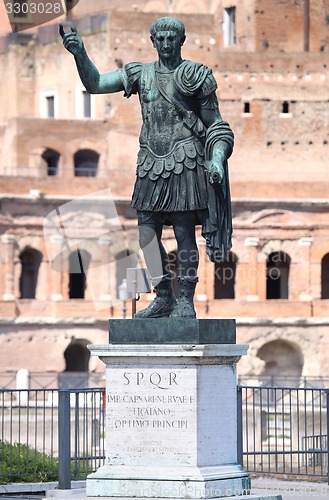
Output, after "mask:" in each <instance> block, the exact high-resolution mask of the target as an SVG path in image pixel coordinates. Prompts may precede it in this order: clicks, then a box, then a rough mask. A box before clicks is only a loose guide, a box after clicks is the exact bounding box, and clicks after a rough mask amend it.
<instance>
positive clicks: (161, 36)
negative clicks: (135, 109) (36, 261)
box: [60, 17, 234, 318]
mask: <svg viewBox="0 0 329 500" xmlns="http://www.w3.org/2000/svg"><path fill="white" fill-rule="evenodd" d="M150 33H151V41H152V43H153V46H154V48H155V49H156V51H157V54H158V59H157V61H156V62H154V63H147V64H143V63H139V62H132V63H129V64H127V65H126V66H124V68H120V69H119V70H117V71H113V72H110V73H106V74H102V75H101V74H100V73H99V71H98V70H97V68H96V67H95V65H94V64H93V63H92V62H91V60H90V59H89V57H88V55H87V53H86V50H85V48H84V44H83V41H82V39H81V37H80V36H79V34H78V33H77V30H76V29H75V27H74V26H72V27H71V31H70V32H68V33H65V32H64V29H63V26H60V34H61V36H62V38H63V43H64V46H65V48H66V49H67V50H68V51H69V52H71V53H72V54H73V55H74V57H75V62H76V65H77V69H78V72H79V75H80V78H81V81H82V83H83V84H84V86H85V87H86V89H87V90H88V91H89V92H90V93H92V94H103V93H112V92H121V91H123V92H124V95H125V97H130V96H131V95H133V94H138V95H139V99H140V103H141V111H142V119H143V124H142V129H141V133H140V137H139V143H140V149H139V153H138V158H137V173H136V181H135V187H134V192H133V196H132V207H133V208H135V209H136V210H137V216H138V226H139V234H140V243H141V247H142V249H143V251H144V256H145V260H146V264H147V267H148V270H149V272H150V275H151V277H152V281H153V284H154V286H155V292H156V297H155V299H154V301H153V302H152V303H151V304H150V305H149V306H148V307H147V308H146V309H145V310H143V311H139V312H138V313H137V314H136V316H137V317H138V318H161V317H170V318H177V317H189V318H195V310H194V305H193V297H194V291H195V286H196V283H197V281H198V278H197V269H198V249H197V244H196V238H195V226H196V225H198V224H200V225H201V226H202V235H203V236H204V238H205V239H206V245H207V254H208V256H209V258H210V259H211V260H212V261H219V262H220V261H223V260H225V258H226V256H227V252H228V251H229V249H230V247H231V234H232V215H231V204H230V190H229V180H228V169H227V159H228V158H229V156H230V155H231V154H232V149H233V142H234V136H233V132H232V130H231V128H230V126H229V124H228V123H227V122H225V121H224V120H223V119H222V117H221V114H220V111H219V107H218V101H217V97H216V88H217V84H216V81H215V78H214V76H213V74H212V71H211V69H209V68H208V67H206V66H204V65H203V64H201V63H195V62H191V61H189V60H184V59H182V56H181V48H182V45H183V44H184V41H185V27H184V25H183V23H182V22H181V21H179V20H178V19H175V18H172V17H163V18H160V19H157V20H156V21H154V22H153V23H152V25H151V28H150ZM165 224H167V225H168V224H169V225H172V226H173V229H174V233H175V237H176V240H177V265H178V271H179V276H178V283H179V297H178V301H177V300H176V298H175V296H174V293H173V287H172V275H171V273H170V271H169V262H168V255H167V253H166V251H165V249H164V246H163V245H162V242H161V234H162V228H163V225H165ZM152 242H155V243H156V245H157V247H158V249H160V256H161V265H160V272H159V264H158V262H155V258H154V251H153V248H154V247H153V245H152Z"/></svg>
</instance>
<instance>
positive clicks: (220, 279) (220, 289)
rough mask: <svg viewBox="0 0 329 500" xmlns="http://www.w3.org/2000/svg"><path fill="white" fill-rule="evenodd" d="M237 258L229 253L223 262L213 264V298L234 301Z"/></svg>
mask: <svg viewBox="0 0 329 500" xmlns="http://www.w3.org/2000/svg"><path fill="white" fill-rule="evenodd" d="M237 263H238V257H237V256H236V254H235V253H233V252H229V254H228V256H227V259H226V260H225V261H224V262H215V263H214V272H215V280H214V298H215V299H234V298H235V278H236V269H237Z"/></svg>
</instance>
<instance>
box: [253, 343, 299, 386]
mask: <svg viewBox="0 0 329 500" xmlns="http://www.w3.org/2000/svg"><path fill="white" fill-rule="evenodd" d="M257 356H258V357H259V358H260V359H262V360H263V361H265V366H264V368H263V370H262V372H261V374H260V381H261V382H262V384H263V385H270V386H271V385H274V386H275V385H277V386H280V385H284V386H289V385H291V384H293V385H292V387H293V386H295V385H297V384H298V382H299V380H300V377H301V374H302V370H303V364H304V361H303V355H302V352H301V350H300V348H299V347H298V346H297V345H295V344H293V343H291V342H288V341H286V340H282V339H278V340H273V341H271V342H267V343H266V344H264V345H263V346H262V347H261V348H260V349H259V351H258V353H257Z"/></svg>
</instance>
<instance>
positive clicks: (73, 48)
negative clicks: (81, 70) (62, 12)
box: [59, 24, 84, 56]
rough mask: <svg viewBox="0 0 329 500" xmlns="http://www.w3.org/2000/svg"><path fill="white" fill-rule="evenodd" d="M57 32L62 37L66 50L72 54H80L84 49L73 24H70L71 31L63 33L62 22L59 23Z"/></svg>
mask: <svg viewBox="0 0 329 500" xmlns="http://www.w3.org/2000/svg"><path fill="white" fill-rule="evenodd" d="M59 34H60V35H61V37H62V38H63V45H64V47H65V48H66V50H68V51H69V52H71V54H73V55H74V56H77V55H78V54H81V53H82V52H83V51H84V45H83V41H82V38H81V36H80V35H79V33H78V32H77V29H76V27H75V26H73V25H72V26H71V31H69V32H68V33H65V31H64V27H63V25H62V24H60V25H59Z"/></svg>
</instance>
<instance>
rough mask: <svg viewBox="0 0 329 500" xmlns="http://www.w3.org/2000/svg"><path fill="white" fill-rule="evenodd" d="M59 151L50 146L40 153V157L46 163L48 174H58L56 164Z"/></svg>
mask: <svg viewBox="0 0 329 500" xmlns="http://www.w3.org/2000/svg"><path fill="white" fill-rule="evenodd" d="M60 156H61V155H60V153H59V152H58V151H56V150H55V149H52V148H47V149H45V150H44V152H43V153H42V155H41V158H42V159H43V160H44V161H45V163H46V171H47V175H48V176H54V175H58V166H59V160H60Z"/></svg>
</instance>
